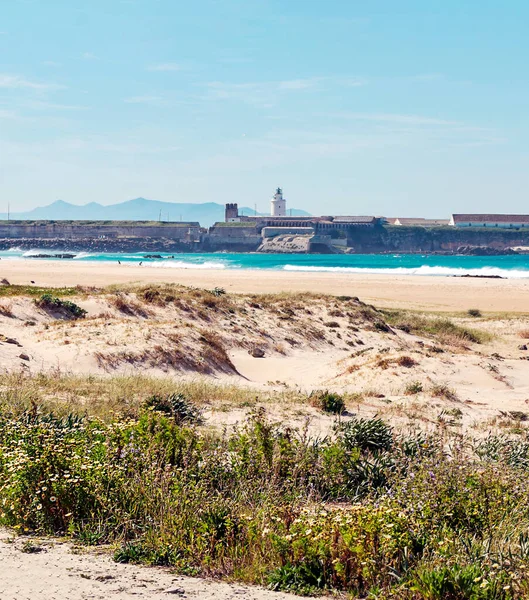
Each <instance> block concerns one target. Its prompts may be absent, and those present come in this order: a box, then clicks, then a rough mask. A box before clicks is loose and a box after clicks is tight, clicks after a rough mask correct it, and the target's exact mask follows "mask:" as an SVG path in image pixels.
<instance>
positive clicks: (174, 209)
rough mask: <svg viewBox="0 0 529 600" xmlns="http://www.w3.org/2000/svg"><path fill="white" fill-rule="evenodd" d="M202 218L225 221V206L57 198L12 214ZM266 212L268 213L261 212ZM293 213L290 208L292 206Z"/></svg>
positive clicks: (33, 216)
mask: <svg viewBox="0 0 529 600" xmlns="http://www.w3.org/2000/svg"><path fill="white" fill-rule="evenodd" d="M239 212H240V213H241V214H244V215H255V211H254V210H253V209H252V208H248V207H240V208H239ZM160 213H161V220H162V221H199V222H200V224H201V225H202V226H203V227H210V226H211V225H213V223H215V222H216V221H224V205H223V204H217V203H216V202H205V203H203V204H192V203H190V202H187V203H184V202H160V201H158V200H147V199H146V198H135V199H134V200H127V201H126V202H120V203H118V204H110V205H108V206H103V205H102V204H98V203H97V202H90V203H88V204H83V205H78V204H70V203H69V202H64V201H63V200H57V201H56V202H53V203H52V204H49V205H48V206H41V207H38V208H34V209H33V210H30V211H28V212H23V213H11V214H10V218H11V219H20V220H24V221H33V220H52V221H60V220H87V221H158V220H159V219H160ZM257 214H258V215H264V214H265V213H257ZM289 214H290V209H289ZM292 216H296V217H299V216H310V213H308V212H306V211H304V210H300V209H297V208H293V209H292ZM5 219H7V213H0V220H5Z"/></svg>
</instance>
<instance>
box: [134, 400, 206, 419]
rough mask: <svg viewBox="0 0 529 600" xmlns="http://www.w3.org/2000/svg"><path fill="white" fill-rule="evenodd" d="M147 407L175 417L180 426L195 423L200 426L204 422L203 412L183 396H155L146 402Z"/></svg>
mask: <svg viewBox="0 0 529 600" xmlns="http://www.w3.org/2000/svg"><path fill="white" fill-rule="evenodd" d="M145 406H146V407H147V408H150V409H152V410H155V411H158V412H161V413H163V414H165V415H168V416H171V417H173V419H174V420H175V421H176V423H178V424H183V423H194V424H197V425H200V424H201V423H203V421H204V419H203V417H202V411H201V410H200V409H199V408H198V407H197V406H195V405H194V404H193V403H192V402H190V401H189V400H188V399H187V398H186V397H185V396H184V395H183V394H169V395H168V396H157V395H154V396H151V397H150V398H149V399H148V400H147V401H146V402H145Z"/></svg>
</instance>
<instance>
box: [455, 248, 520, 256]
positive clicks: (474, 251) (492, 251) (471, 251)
mask: <svg viewBox="0 0 529 600" xmlns="http://www.w3.org/2000/svg"><path fill="white" fill-rule="evenodd" d="M456 254H461V255H463V256H511V255H516V254H519V253H518V252H516V250H513V249H512V248H504V249H498V248H491V247H490V246H459V248H457V250H456Z"/></svg>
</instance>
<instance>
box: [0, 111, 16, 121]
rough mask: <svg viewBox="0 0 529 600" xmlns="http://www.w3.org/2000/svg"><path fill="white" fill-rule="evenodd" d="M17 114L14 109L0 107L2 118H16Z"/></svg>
mask: <svg viewBox="0 0 529 600" xmlns="http://www.w3.org/2000/svg"><path fill="white" fill-rule="evenodd" d="M16 117H17V115H16V113H15V112H14V111H12V110H4V109H0V119H16Z"/></svg>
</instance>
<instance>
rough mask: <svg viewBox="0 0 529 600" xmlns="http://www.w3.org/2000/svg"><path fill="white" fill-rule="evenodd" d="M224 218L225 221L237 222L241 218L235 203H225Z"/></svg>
mask: <svg viewBox="0 0 529 600" xmlns="http://www.w3.org/2000/svg"><path fill="white" fill-rule="evenodd" d="M225 220H226V223H238V222H239V221H240V220H241V219H240V217H239V207H238V205H237V204H233V203H229V204H226V212H225Z"/></svg>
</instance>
